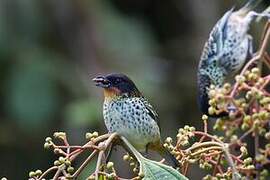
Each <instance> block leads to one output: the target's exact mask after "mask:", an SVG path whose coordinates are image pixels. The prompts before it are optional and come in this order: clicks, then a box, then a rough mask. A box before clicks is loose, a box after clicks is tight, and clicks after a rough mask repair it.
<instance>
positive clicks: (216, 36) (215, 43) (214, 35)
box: [201, 9, 233, 64]
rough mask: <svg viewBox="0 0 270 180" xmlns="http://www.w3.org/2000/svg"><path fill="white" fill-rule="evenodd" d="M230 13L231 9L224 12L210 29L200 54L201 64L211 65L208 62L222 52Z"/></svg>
mask: <svg viewBox="0 0 270 180" xmlns="http://www.w3.org/2000/svg"><path fill="white" fill-rule="evenodd" d="M232 12H233V9H231V10H229V11H228V12H226V13H225V14H224V15H223V17H222V18H221V19H220V20H219V21H218V22H217V23H216V25H215V26H214V28H213V29H212V31H211V33H210V35H209V38H208V41H207V42H206V44H205V46H204V49H203V52H202V56H201V62H202V64H204V63H203V62H208V63H211V62H209V61H211V59H215V58H213V57H216V56H219V53H220V52H222V51H223V50H222V49H223V45H224V40H225V39H226V28H227V22H228V19H229V17H230V15H231V14H232Z"/></svg>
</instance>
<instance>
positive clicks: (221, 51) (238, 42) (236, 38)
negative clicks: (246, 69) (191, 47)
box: [197, 0, 269, 117]
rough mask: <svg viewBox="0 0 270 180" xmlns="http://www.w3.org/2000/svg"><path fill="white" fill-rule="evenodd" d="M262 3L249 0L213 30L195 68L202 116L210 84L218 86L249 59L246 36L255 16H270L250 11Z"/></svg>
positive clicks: (228, 13)
mask: <svg viewBox="0 0 270 180" xmlns="http://www.w3.org/2000/svg"><path fill="white" fill-rule="evenodd" d="M261 1H262V0H249V1H248V2H247V3H246V5H245V6H244V7H242V8H241V9H239V10H237V11H234V9H231V10H229V11H228V12H226V13H225V15H224V16H223V17H222V18H221V19H220V20H219V21H218V22H217V24H216V25H215V26H214V28H213V29H212V31H211V33H210V36H209V39H208V41H207V42H206V44H205V46H204V49H203V52H202V55H201V58H200V63H199V67H198V80H197V82H198V92H199V93H198V100H199V105H200V109H201V111H202V113H204V114H207V115H209V114H208V108H209V103H208V101H209V97H208V89H209V87H210V85H211V84H213V85H215V86H216V87H221V86H222V85H223V84H224V82H225V81H226V80H228V78H229V77H232V76H233V75H235V73H236V72H238V71H239V70H240V69H241V68H242V66H243V64H244V63H245V61H246V60H247V59H248V58H250V57H252V55H253V48H252V37H251V36H250V35H249V34H248V30H249V26H250V23H251V22H252V20H253V19H254V18H256V17H258V16H260V17H268V18H269V14H264V13H256V12H255V11H252V9H253V8H255V7H256V5H257V4H259V3H260V2H261ZM225 114H227V113H226V112H224V113H222V114H219V115H214V116H216V117H218V116H224V115H225ZM212 116H213V115H212Z"/></svg>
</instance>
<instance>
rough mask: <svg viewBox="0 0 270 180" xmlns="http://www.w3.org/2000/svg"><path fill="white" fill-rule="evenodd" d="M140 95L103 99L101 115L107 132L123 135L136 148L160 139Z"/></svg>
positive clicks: (155, 124)
mask: <svg viewBox="0 0 270 180" xmlns="http://www.w3.org/2000/svg"><path fill="white" fill-rule="evenodd" d="M146 102H147V101H146V100H145V99H144V98H142V97H126V96H121V97H115V98H114V99H109V100H108V99H105V101H104V104H103V116H104V121H105V124H106V127H107V129H108V130H109V132H117V133H118V134H120V135H123V136H125V137H126V138H127V139H128V140H129V141H130V142H131V143H132V144H133V145H134V146H135V148H137V149H138V150H141V151H144V150H145V148H146V145H147V144H149V143H151V142H159V141H160V133H159V127H158V124H157V122H156V120H155V119H154V118H153V117H152V116H151V114H152V113H151V111H153V110H151V111H149V110H148V108H147V105H146V104H145V103H146Z"/></svg>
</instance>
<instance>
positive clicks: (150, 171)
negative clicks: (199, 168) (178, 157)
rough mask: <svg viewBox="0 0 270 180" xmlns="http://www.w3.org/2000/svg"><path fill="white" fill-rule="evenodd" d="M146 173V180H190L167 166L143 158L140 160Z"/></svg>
mask: <svg viewBox="0 0 270 180" xmlns="http://www.w3.org/2000/svg"><path fill="white" fill-rule="evenodd" d="M139 161H140V163H141V166H142V170H143V172H144V178H143V179H144V180H156V179H157V180H158V179H162V180H174V179H175V180H187V179H188V178H187V177H185V176H184V175H182V174H180V173H179V172H178V171H177V170H175V169H173V168H172V167H170V166H167V165H165V164H162V163H159V162H156V161H152V160H149V159H146V158H144V157H141V158H140V159H139Z"/></svg>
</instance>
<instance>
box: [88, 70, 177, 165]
mask: <svg viewBox="0 0 270 180" xmlns="http://www.w3.org/2000/svg"><path fill="white" fill-rule="evenodd" d="M93 81H94V82H95V83H96V86H98V87H102V88H103V89H104V96H105V99H104V104H103V116H104V121H105V125H106V127H107V129H108V131H109V132H110V133H113V132H116V133H118V134H119V135H121V136H124V137H125V138H126V139H127V140H128V141H129V142H130V143H131V144H132V145H133V146H134V147H135V148H136V149H137V150H139V151H141V152H142V151H144V152H145V151H147V150H148V148H149V149H152V150H155V151H157V152H159V153H160V154H161V155H163V156H164V155H165V156H167V157H169V158H170V159H171V160H172V161H173V162H174V165H176V164H177V160H176V159H175V158H174V157H173V155H171V154H170V153H169V152H168V151H167V150H166V149H165V148H164V147H163V145H162V143H161V138H160V129H159V126H158V116H157V113H156V112H155V110H154V109H153V107H152V106H151V104H150V103H149V102H148V101H147V100H146V99H145V98H144V97H143V96H142V94H141V92H140V91H139V90H138V88H137V87H136V85H135V84H134V83H133V81H131V80H130V79H129V78H128V77H127V76H126V75H124V74H109V75H106V76H98V77H96V78H94V79H93Z"/></svg>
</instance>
